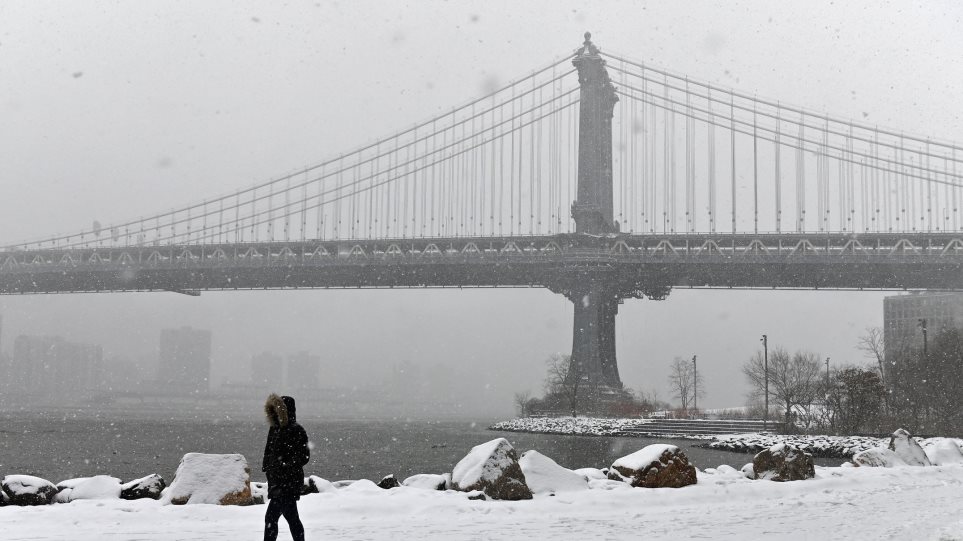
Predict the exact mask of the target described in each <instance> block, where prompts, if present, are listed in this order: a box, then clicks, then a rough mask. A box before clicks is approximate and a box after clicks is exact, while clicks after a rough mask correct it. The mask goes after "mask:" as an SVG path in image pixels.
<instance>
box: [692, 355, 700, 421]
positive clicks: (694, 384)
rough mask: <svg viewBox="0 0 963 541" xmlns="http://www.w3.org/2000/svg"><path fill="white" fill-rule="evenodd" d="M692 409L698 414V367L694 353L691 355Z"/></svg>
mask: <svg viewBox="0 0 963 541" xmlns="http://www.w3.org/2000/svg"><path fill="white" fill-rule="evenodd" d="M692 409H693V410H695V413H696V415H698V414H699V367H698V366H696V356H695V355H693V356H692Z"/></svg>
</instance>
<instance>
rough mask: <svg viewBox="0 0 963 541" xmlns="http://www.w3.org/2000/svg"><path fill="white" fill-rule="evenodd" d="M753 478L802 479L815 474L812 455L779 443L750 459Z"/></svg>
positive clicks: (809, 477) (770, 479) (774, 479)
mask: <svg viewBox="0 0 963 541" xmlns="http://www.w3.org/2000/svg"><path fill="white" fill-rule="evenodd" d="M752 471H753V478H755V479H767V480H769V481H802V480H804V479H812V478H813V477H815V476H816V468H815V466H814V465H813V457H812V455H810V454H809V453H804V452H802V451H800V450H799V449H797V448H796V447H794V446H792V445H787V444H785V443H780V444H777V445H773V446H772V447H770V448H769V449H766V450H764V451H761V452H760V453H758V454H757V455H756V456H755V457H753V459H752Z"/></svg>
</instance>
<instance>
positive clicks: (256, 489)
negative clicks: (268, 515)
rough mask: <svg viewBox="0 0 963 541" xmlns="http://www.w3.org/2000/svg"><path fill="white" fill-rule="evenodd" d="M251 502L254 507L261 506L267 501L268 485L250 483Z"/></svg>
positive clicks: (255, 482)
mask: <svg viewBox="0 0 963 541" xmlns="http://www.w3.org/2000/svg"><path fill="white" fill-rule="evenodd" d="M251 500H252V501H253V502H254V505H263V504H265V503H267V501H268V484H267V483H260V482H257V481H251Z"/></svg>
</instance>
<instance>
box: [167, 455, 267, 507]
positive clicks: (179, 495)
mask: <svg viewBox="0 0 963 541" xmlns="http://www.w3.org/2000/svg"><path fill="white" fill-rule="evenodd" d="M161 499H162V501H164V502H165V503H172V504H174V505H184V504H198V503H208V504H216V505H251V504H253V503H254V498H253V497H252V495H251V470H250V468H248V465H247V460H246V459H245V458H244V455H238V454H226V455H214V454H206V453H187V454H186V455H184V458H182V459H181V463H180V465H179V466H178V467H177V472H176V473H174V481H173V482H171V486H169V487H167V489H165V490H164V494H163V496H162V498H161Z"/></svg>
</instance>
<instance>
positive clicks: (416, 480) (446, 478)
mask: <svg viewBox="0 0 963 541" xmlns="http://www.w3.org/2000/svg"><path fill="white" fill-rule="evenodd" d="M401 485H402V486H406V487H411V488H421V489H425V490H445V489H447V488H448V486H449V485H451V474H450V473H446V474H444V475H438V474H435V473H419V474H416V475H412V476H411V477H408V478H407V479H405V480H404V481H402V482H401Z"/></svg>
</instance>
